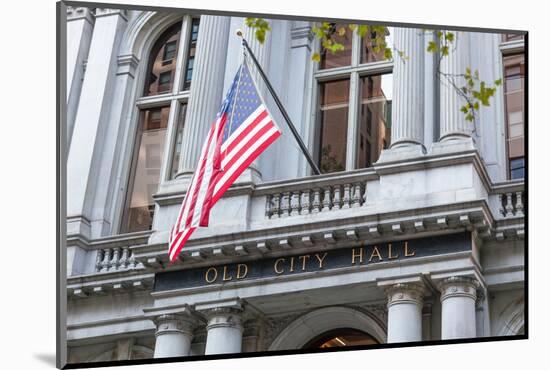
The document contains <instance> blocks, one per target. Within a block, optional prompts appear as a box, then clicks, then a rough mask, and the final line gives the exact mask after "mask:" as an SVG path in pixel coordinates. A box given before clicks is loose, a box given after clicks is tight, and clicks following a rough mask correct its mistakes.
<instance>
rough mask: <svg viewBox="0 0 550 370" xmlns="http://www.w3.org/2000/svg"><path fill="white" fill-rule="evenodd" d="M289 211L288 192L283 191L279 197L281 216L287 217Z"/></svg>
mask: <svg viewBox="0 0 550 370" xmlns="http://www.w3.org/2000/svg"><path fill="white" fill-rule="evenodd" d="M289 213H290V192H288V191H285V192H284V193H283V197H282V199H281V217H287V216H288V215H289Z"/></svg>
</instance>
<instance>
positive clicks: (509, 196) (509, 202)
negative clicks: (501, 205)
mask: <svg viewBox="0 0 550 370" xmlns="http://www.w3.org/2000/svg"><path fill="white" fill-rule="evenodd" d="M513 214H514V204H513V203H512V193H506V216H512V215H513Z"/></svg>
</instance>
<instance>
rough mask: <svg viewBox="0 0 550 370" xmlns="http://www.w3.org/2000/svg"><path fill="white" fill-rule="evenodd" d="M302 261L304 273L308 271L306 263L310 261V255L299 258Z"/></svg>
mask: <svg viewBox="0 0 550 370" xmlns="http://www.w3.org/2000/svg"><path fill="white" fill-rule="evenodd" d="M298 259H301V260H302V271H306V261H307V260H308V259H309V254H304V255H303V256H300V257H298Z"/></svg>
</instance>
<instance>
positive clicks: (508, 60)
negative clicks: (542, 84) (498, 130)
mask: <svg viewBox="0 0 550 370" xmlns="http://www.w3.org/2000/svg"><path fill="white" fill-rule="evenodd" d="M503 63H504V94H505V103H506V141H507V151H508V158H510V160H512V159H513V158H521V157H524V155H525V140H524V132H525V124H526V122H525V121H524V119H525V114H524V108H525V107H524V103H525V101H524V100H525V96H524V86H525V58H524V55H523V54H520V55H510V56H506V57H504V58H503ZM515 173H516V174H519V173H521V174H523V169H522V170H521V171H516V172H515ZM511 176H512V169H511V168H510V177H511ZM511 178H512V177H511ZM514 178H517V177H514Z"/></svg>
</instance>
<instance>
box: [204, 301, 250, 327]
mask: <svg viewBox="0 0 550 370" xmlns="http://www.w3.org/2000/svg"><path fill="white" fill-rule="evenodd" d="M242 313H243V309H242V308H239V307H215V308H210V309H208V310H205V311H203V314H204V315H205V317H206V318H207V320H208V324H207V325H206V330H210V329H212V328H219V327H230V328H236V329H239V330H241V331H242V330H243V322H242Z"/></svg>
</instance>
